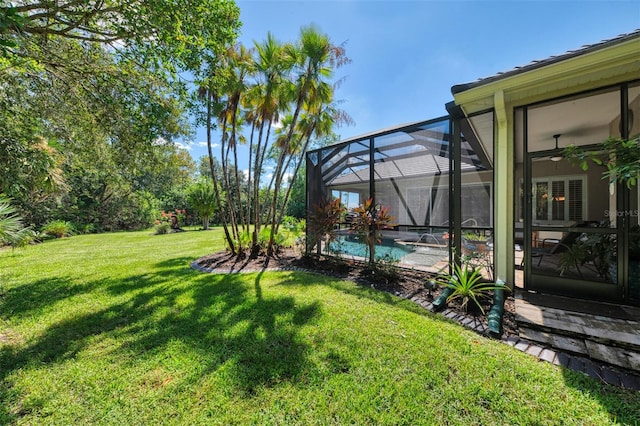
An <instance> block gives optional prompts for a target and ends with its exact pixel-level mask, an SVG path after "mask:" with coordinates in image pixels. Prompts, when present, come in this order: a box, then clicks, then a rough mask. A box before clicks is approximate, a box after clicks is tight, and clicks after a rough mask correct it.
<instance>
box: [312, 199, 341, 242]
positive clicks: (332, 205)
mask: <svg viewBox="0 0 640 426" xmlns="http://www.w3.org/2000/svg"><path fill="white" fill-rule="evenodd" d="M345 210H346V209H345V208H344V206H343V205H342V201H341V200H340V198H336V199H334V200H329V199H327V200H323V201H321V202H320V203H319V204H314V205H313V208H312V211H311V213H310V214H309V218H308V220H307V238H308V240H309V241H308V243H309V247H313V246H316V245H317V248H318V254H320V250H321V245H322V244H321V243H322V240H325V244H326V247H329V245H330V244H331V242H332V241H333V240H335V239H336V232H335V231H336V225H337V224H338V223H340V218H341V217H342V215H343V214H344V212H345Z"/></svg>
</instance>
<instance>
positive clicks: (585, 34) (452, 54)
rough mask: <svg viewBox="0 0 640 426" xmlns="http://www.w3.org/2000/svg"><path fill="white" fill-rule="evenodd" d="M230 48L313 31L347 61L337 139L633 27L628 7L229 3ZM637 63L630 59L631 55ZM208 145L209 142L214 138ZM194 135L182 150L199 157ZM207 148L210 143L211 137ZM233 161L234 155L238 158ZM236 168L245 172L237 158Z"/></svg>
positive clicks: (639, 12)
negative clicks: (233, 34)
mask: <svg viewBox="0 0 640 426" xmlns="http://www.w3.org/2000/svg"><path fill="white" fill-rule="evenodd" d="M237 4H238V6H239V7H240V11H241V18H240V19H241V21H242V23H243V25H242V29H241V35H240V38H239V41H240V42H242V43H243V44H245V45H247V46H253V41H254V40H258V41H262V40H264V39H265V38H266V35H267V32H269V31H270V32H271V33H273V34H274V35H275V37H276V38H277V39H279V40H280V41H283V42H285V41H294V40H296V39H297V37H298V34H299V31H300V28H301V27H302V26H306V25H310V24H314V25H316V26H317V27H318V28H319V29H320V30H321V31H323V32H324V33H326V34H328V35H329V37H330V38H331V40H332V42H333V43H334V44H342V43H346V50H347V56H348V57H349V58H350V59H351V60H352V62H351V63H350V64H348V65H346V66H344V67H342V68H340V69H338V71H337V73H336V76H337V77H345V81H344V82H343V84H342V86H341V87H340V89H339V90H338V92H337V96H336V97H337V99H341V100H342V101H343V103H342V105H341V106H342V108H343V109H344V110H345V111H347V112H348V113H349V114H350V115H351V116H352V117H353V119H354V121H355V125H354V126H350V127H342V128H338V129H336V133H337V134H339V135H340V136H341V139H346V138H349V137H352V136H357V135H360V134H364V133H368V132H371V131H374V130H378V129H382V128H386V127H390V126H395V125H399V124H404V123H410V122H414V121H420V120H428V119H431V118H436V117H440V116H443V115H446V110H445V108H444V105H445V104H446V103H447V102H449V101H451V100H452V99H453V98H452V96H451V86H453V85H455V84H459V83H465V82H469V81H474V80H476V79H478V78H481V77H487V76H491V75H493V74H495V73H497V72H501V71H507V70H510V69H512V68H514V67H516V66H519V65H524V64H527V63H529V62H530V61H532V60H535V59H544V58H548V57H549V56H552V55H556V54H561V53H564V52H566V51H567V50H572V49H576V48H579V47H581V46H583V45H585V44H591V43H595V42H598V41H601V40H603V39H607V38H612V37H615V36H617V35H619V34H622V33H627V32H630V31H633V30H635V29H638V28H640V0H635V1H516V0H513V1H456V0H453V1H373V0H352V1H337V0H336V1H328V0H316V1H260V0H250V1H237ZM639 55H640V53H639ZM215 137H217V135H216V136H215ZM205 140H206V134H205V132H204V129H198V131H197V134H196V139H195V140H194V141H193V143H192V144H190V146H189V151H190V153H191V155H192V156H193V157H194V158H196V159H197V158H199V157H200V156H201V155H205V154H206V148H204V147H202V146H201V144H199V142H203V141H205ZM214 140H215V139H214ZM241 155H242V153H241ZM242 157H243V158H241V159H240V160H239V167H240V168H241V169H245V168H246V167H247V162H246V155H243V156H242Z"/></svg>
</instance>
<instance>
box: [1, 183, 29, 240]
mask: <svg viewBox="0 0 640 426" xmlns="http://www.w3.org/2000/svg"><path fill="white" fill-rule="evenodd" d="M32 236H33V232H32V231H31V230H30V229H29V228H25V226H24V225H23V224H22V217H21V216H20V215H19V214H18V210H17V209H16V208H15V207H14V206H13V205H12V204H11V199H10V198H8V197H6V196H5V195H3V194H0V245H3V244H9V245H12V246H14V247H15V246H20V245H23V244H24V243H25V242H26V241H28V240H29V239H30V238H31V237H32Z"/></svg>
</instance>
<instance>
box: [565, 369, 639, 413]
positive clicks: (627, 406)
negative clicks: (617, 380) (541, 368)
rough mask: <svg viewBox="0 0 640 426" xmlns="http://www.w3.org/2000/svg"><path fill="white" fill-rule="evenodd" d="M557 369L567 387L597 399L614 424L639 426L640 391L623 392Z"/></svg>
mask: <svg viewBox="0 0 640 426" xmlns="http://www.w3.org/2000/svg"><path fill="white" fill-rule="evenodd" d="M558 368H561V369H562V375H563V377H564V381H565V383H566V384H567V386H569V387H572V388H574V389H577V390H579V391H580V392H581V393H583V394H585V395H590V396H591V397H592V398H594V399H597V400H598V402H599V403H600V405H601V406H602V407H604V408H605V409H606V410H607V412H608V413H609V414H610V415H611V418H612V419H613V421H614V422H615V423H616V424H622V425H640V391H631V390H623V389H622V388H619V387H616V386H613V385H608V384H605V383H602V382H598V381H596V380H595V379H592V378H591V377H587V376H586V375H585V374H583V373H579V372H576V371H574V370H571V369H569V368H567V367H560V366H559V367H558Z"/></svg>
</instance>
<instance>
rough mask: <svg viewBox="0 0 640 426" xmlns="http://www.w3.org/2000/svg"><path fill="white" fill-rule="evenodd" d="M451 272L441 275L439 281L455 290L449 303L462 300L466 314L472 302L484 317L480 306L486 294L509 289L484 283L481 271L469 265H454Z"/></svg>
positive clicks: (449, 298) (461, 303)
mask: <svg viewBox="0 0 640 426" xmlns="http://www.w3.org/2000/svg"><path fill="white" fill-rule="evenodd" d="M451 270H452V271H453V272H452V273H445V274H442V275H440V276H439V278H438V280H437V281H438V282H439V283H440V284H442V285H444V286H446V287H449V288H450V289H452V290H453V292H452V293H451V295H450V296H449V297H448V298H447V303H449V302H451V301H453V300H456V299H460V307H461V308H462V310H463V311H465V312H466V311H467V306H468V304H469V301H470V300H471V301H473V302H474V303H475V305H476V306H477V307H478V308H479V309H480V312H482V315H484V314H485V312H484V309H482V305H481V304H480V299H481V298H482V297H487V295H486V294H485V292H488V291H493V290H507V287H505V286H504V285H501V284H496V283H493V282H486V281H484V280H483V277H482V275H481V274H480V270H478V269H476V268H472V267H470V266H469V264H467V263H464V266H463V265H459V264H457V263H453V264H452V265H451Z"/></svg>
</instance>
